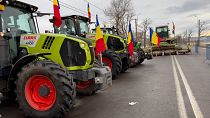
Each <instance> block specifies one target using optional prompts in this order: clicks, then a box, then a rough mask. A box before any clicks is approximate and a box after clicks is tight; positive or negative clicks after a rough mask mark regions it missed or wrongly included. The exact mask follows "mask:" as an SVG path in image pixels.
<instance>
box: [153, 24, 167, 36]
mask: <svg viewBox="0 0 210 118" xmlns="http://www.w3.org/2000/svg"><path fill="white" fill-rule="evenodd" d="M156 32H157V34H158V36H159V37H160V38H169V29H168V26H164V27H157V28H156Z"/></svg>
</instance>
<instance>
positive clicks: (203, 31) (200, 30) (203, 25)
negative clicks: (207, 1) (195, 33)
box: [199, 21, 207, 36]
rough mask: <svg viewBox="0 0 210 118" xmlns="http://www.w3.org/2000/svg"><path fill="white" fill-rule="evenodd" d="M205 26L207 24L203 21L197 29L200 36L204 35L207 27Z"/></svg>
mask: <svg viewBox="0 0 210 118" xmlns="http://www.w3.org/2000/svg"><path fill="white" fill-rule="evenodd" d="M206 25H207V23H206V22H205V21H203V22H200V28H199V32H200V36H201V35H202V34H204V33H205V31H206V30H207V26H206Z"/></svg>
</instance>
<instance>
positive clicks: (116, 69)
mask: <svg viewBox="0 0 210 118" xmlns="http://www.w3.org/2000/svg"><path fill="white" fill-rule="evenodd" d="M102 61H103V63H104V65H106V66H109V68H110V69H111V70H112V77H116V76H117V75H118V74H119V73H120V72H121V70H122V61H121V58H120V57H119V56H118V55H117V54H116V53H115V52H114V51H112V50H106V51H104V52H103V53H102Z"/></svg>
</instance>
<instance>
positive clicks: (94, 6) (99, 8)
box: [87, 1, 104, 12]
mask: <svg viewBox="0 0 210 118" xmlns="http://www.w3.org/2000/svg"><path fill="white" fill-rule="evenodd" d="M87 2H88V1H87ZM89 4H91V5H92V6H94V7H95V8H97V9H99V10H101V11H103V12H104V10H103V9H101V8H100V7H98V6H96V5H94V4H93V3H91V2H89Z"/></svg>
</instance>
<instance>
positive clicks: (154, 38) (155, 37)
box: [150, 28, 160, 47]
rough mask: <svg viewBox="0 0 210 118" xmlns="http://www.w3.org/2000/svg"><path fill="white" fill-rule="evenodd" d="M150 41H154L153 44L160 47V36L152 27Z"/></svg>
mask: <svg viewBox="0 0 210 118" xmlns="http://www.w3.org/2000/svg"><path fill="white" fill-rule="evenodd" d="M150 41H151V42H152V44H155V45H157V46H158V47H160V37H159V36H158V34H157V33H156V32H154V31H153V30H152V28H150Z"/></svg>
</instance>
